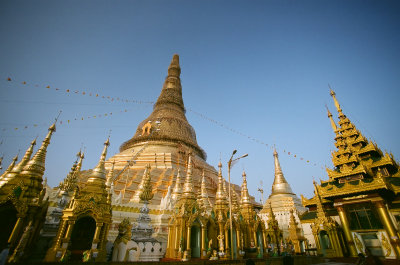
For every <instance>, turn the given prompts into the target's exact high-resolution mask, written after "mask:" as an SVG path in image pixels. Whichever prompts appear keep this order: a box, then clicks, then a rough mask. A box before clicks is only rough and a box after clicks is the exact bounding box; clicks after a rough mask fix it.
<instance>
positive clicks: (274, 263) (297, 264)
mask: <svg viewBox="0 0 400 265" xmlns="http://www.w3.org/2000/svg"><path fill="white" fill-rule="evenodd" d="M293 260H294V263H293V264H294V265H308V264H321V263H324V262H326V261H327V259H325V258H323V257H317V256H293ZM251 261H252V262H254V265H281V264H283V263H282V262H283V257H272V258H266V259H252V260H251ZM161 262H165V263H168V265H178V264H179V265H183V264H194V265H214V264H235V265H246V264H249V263H248V262H249V260H246V259H242V260H216V261H211V260H202V259H193V260H191V261H188V262H184V261H178V260H173V259H165V258H164V259H162V260H161ZM13 264H15V265H22V264H24V265H38V264H45V265H60V264H61V263H60V262H21V263H13ZM62 264H69V265H75V264H86V265H90V264H93V265H114V264H115V265H128V264H129V265H132V264H137V265H159V264H160V262H152V261H149V262H73V261H71V262H63V263H62ZM252 264H253V263H252ZM390 265H391V264H390Z"/></svg>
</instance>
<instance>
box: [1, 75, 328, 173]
mask: <svg viewBox="0 0 400 265" xmlns="http://www.w3.org/2000/svg"><path fill="white" fill-rule="evenodd" d="M3 80H4V79H3ZM6 81H7V82H14V83H20V84H22V85H33V86H34V87H40V86H39V85H38V84H30V83H28V82H26V81H16V80H14V79H12V78H11V77H7V78H6ZM44 87H45V88H46V89H47V90H53V91H58V92H66V93H72V94H77V95H82V96H89V97H96V98H101V99H104V100H108V101H110V102H123V103H135V104H147V105H151V104H154V102H153V101H142V100H134V99H125V98H120V97H111V96H105V95H101V94H99V93H93V92H88V91H86V90H75V89H74V90H73V89H60V88H58V87H53V86H50V85H45V86H44ZM186 109H187V110H188V111H190V112H191V113H193V114H195V115H196V116H198V117H200V118H202V119H204V120H207V121H209V122H211V123H213V124H215V125H217V126H219V127H221V128H224V129H226V130H228V131H230V132H232V133H235V134H237V135H240V136H242V137H245V138H247V139H249V140H250V141H253V142H255V143H258V144H261V145H263V146H266V147H267V148H270V149H274V148H275V146H274V145H270V144H268V143H265V142H263V141H261V140H259V139H257V138H255V137H252V136H250V135H247V134H244V133H242V132H240V131H238V130H235V129H233V128H231V127H229V126H227V125H225V124H224V123H222V122H219V121H217V120H214V119H212V118H210V117H208V116H206V115H204V114H202V113H200V112H197V111H195V110H193V109H191V108H186ZM127 111H128V110H127V109H124V110H120V111H119V112H120V113H122V112H127ZM112 115H113V113H112V112H109V113H102V114H97V115H92V116H82V117H77V118H73V119H67V120H60V121H58V123H59V124H69V123H71V122H74V121H83V120H86V119H96V118H102V117H107V116H112ZM37 126H38V124H33V125H25V126H20V127H14V128H9V129H7V128H3V129H2V132H4V131H7V130H13V131H17V130H25V129H28V128H31V127H37ZM283 153H284V154H286V155H288V156H290V157H292V158H296V159H297V158H298V159H300V160H302V161H304V162H306V163H307V164H309V165H313V166H318V165H317V163H314V162H312V161H311V160H309V159H306V158H304V157H301V156H298V155H297V154H295V153H293V152H290V151H286V149H284V150H283ZM321 169H324V167H323V166H321Z"/></svg>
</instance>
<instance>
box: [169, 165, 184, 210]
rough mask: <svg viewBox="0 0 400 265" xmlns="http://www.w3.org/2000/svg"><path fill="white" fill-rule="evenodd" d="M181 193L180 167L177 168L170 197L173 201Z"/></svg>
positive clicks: (178, 197) (177, 198)
mask: <svg viewBox="0 0 400 265" xmlns="http://www.w3.org/2000/svg"><path fill="white" fill-rule="evenodd" d="M181 195H182V179H181V169H180V168H178V174H177V175H176V180H175V187H174V189H173V190H172V195H171V198H172V200H173V201H174V202H176V201H177V200H179V199H180V197H181Z"/></svg>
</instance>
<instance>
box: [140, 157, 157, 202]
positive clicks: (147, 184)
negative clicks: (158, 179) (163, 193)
mask: <svg viewBox="0 0 400 265" xmlns="http://www.w3.org/2000/svg"><path fill="white" fill-rule="evenodd" d="M146 167H147V169H148V170H147V171H146V172H147V174H146V175H145V176H144V182H143V188H142V190H141V192H140V194H139V198H140V199H141V200H142V201H145V202H148V201H150V200H151V199H153V196H154V194H153V186H152V185H151V175H150V164H147V166H146Z"/></svg>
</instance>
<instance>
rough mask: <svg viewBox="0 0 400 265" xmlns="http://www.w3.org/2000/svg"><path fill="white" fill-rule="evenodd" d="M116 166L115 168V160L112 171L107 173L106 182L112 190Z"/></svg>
mask: <svg viewBox="0 0 400 265" xmlns="http://www.w3.org/2000/svg"><path fill="white" fill-rule="evenodd" d="M114 166H115V160H113V162H112V166H111V169H110V171H108V173H107V181H106V187H107V189H110V188H111V183H112V179H113V176H114Z"/></svg>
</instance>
